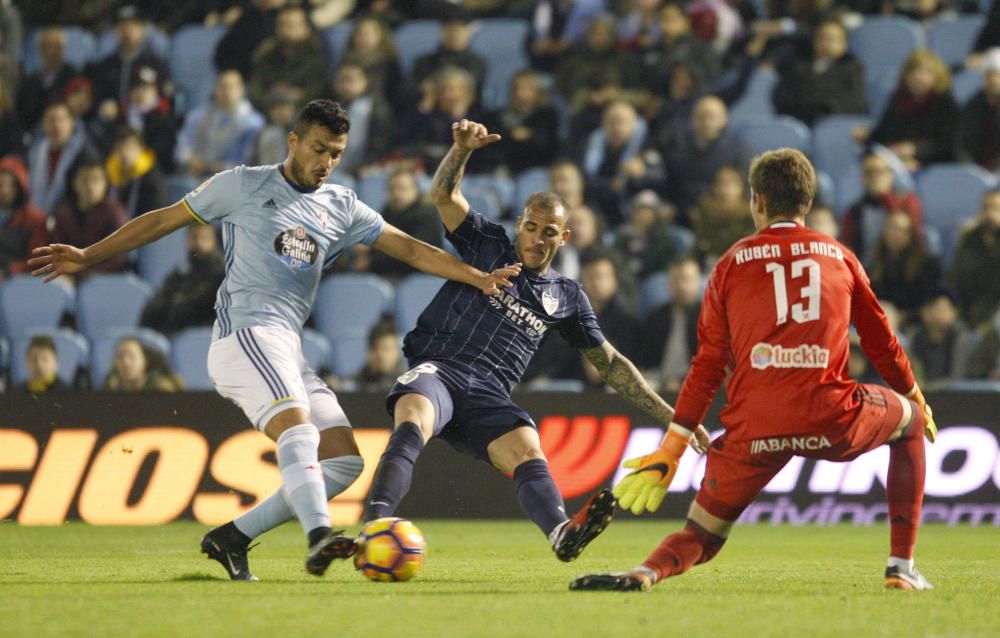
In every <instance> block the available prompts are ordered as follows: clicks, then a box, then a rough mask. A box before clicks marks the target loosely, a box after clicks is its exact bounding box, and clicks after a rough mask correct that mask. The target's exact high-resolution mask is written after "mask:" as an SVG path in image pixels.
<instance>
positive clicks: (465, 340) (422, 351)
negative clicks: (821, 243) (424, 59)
mask: <svg viewBox="0 0 1000 638" xmlns="http://www.w3.org/2000/svg"><path fill="white" fill-rule="evenodd" d="M453 137H454V144H453V145H452V147H451V149H450V150H449V151H448V154H447V155H446V156H445V158H444V160H442V162H441V165H440V166H439V167H438V169H437V172H436V173H435V175H434V182H433V184H432V187H431V195H432V197H433V199H434V201H435V203H436V204H437V207H438V211H439V212H440V214H441V218H442V221H443V222H444V225H445V229H446V230H447V238H448V240H449V241H450V242H451V243H452V245H453V246H454V247H455V248H456V250H458V253H459V255H460V256H461V258H462V260H463V261H465V262H466V263H469V264H471V265H473V266H475V267H478V268H480V269H482V270H484V271H486V272H490V271H492V270H493V269H495V268H497V267H501V266H504V265H507V264H513V263H516V262H520V263H521V264H523V268H522V271H521V274H520V275H519V276H518V277H517V278H516V279H515V280H514V286H513V287H511V288H507V289H504V290H503V291H501V293H500V295H498V296H496V297H485V296H482V295H478V294H476V291H475V290H473V289H468V290H466V289H465V287H463V286H461V285H458V284H453V283H450V282H449V283H446V284H445V285H444V286H442V288H441V290H440V291H438V293H437V295H436V296H435V297H434V299H433V300H432V301H431V303H430V304H429V305H428V306H427V308H426V309H425V310H424V312H423V313H422V314H421V315H420V319H419V320H418V321H417V326H416V328H414V329H413V331H412V332H410V333H409V334H408V335H406V339H405V341H404V345H403V351H404V353H405V354H406V357H407V359H408V361H409V365H410V370H409V372H406V373H405V374H403V375H402V376H401V377H399V380H398V381H397V383H396V385H395V387H394V388H393V389H392V392H391V393H390V394H389V397H388V399H387V402H386V404H387V407H388V410H389V412H390V414H392V415H393V417H394V420H395V431H394V432H393V434H392V436H391V437H390V439H389V444H388V446H387V447H386V450H385V453H384V454H383V455H382V459H381V461H380V462H379V466H378V469H377V471H376V474H375V480H374V483H373V484H372V489H371V492H370V494H369V497H368V501H367V502H366V507H365V520H366V521H367V520H372V519H375V518H380V517H383V516H392V515H393V514H394V513H395V511H396V507H397V506H398V505H399V503H400V501H401V500H402V499H403V496H404V495H405V494H406V492H407V491H408V490H409V487H410V480H411V477H412V473H413V465H414V462H415V461H416V460H417V456H418V455H419V454H420V452H421V450H423V447H424V444H425V443H426V442H427V441H428V440H429V439H430V438H431V437H432V436H437V437H439V438H442V439H444V440H446V441H447V442H448V443H450V444H451V445H452V446H453V447H455V448H456V449H458V450H459V451H461V452H464V453H466V454H470V455H472V456H475V457H476V458H479V459H481V460H483V461H486V462H488V463H491V464H492V465H493V466H494V467H496V468H497V469H499V470H501V471H502V472H508V473H513V476H514V483H515V486H516V489H517V497H518V500H519V501H520V503H521V507H522V508H523V509H524V511H525V512H526V513H527V515H528V516H529V517H530V518H531V520H532V521H534V522H535V524H536V525H538V527H539V528H540V529H541V530H542V531H543V532H544V533H545V534H546V535H547V536H548V538H549V540H550V541H551V543H552V546H553V549H554V550H555V552H556V556H558V557H559V558H560V559H561V560H564V561H569V560H573V559H574V558H576V557H577V556H578V555H579V554H580V552H581V551H582V550H583V548H584V547H585V546H586V545H587V543H589V542H590V541H591V540H593V539H594V538H595V537H596V536H597V535H598V534H599V533H600V532H601V531H603V530H604V528H605V527H606V526H607V524H608V523H609V522H610V521H611V517H612V516H613V513H614V508H615V500H614V497H613V496H612V495H611V493H610V491H609V490H602V491H600V492H598V493H597V494H595V495H593V496H592V497H591V498H590V499H589V500H588V501H587V503H586V505H585V506H584V507H583V508H582V509H581V510H580V512H579V513H578V514H577V515H576V516H574V517H573V518H572V519H569V518H567V516H566V512H565V509H564V506H563V501H562V497H561V496H560V494H559V490H558V488H557V487H556V485H555V482H554V481H553V480H552V475H551V474H550V473H549V467H548V464H547V463H546V460H545V455H544V454H543V453H542V448H541V443H540V441H539V437H538V430H537V429H536V426H535V423H534V422H533V421H532V420H531V417H530V416H529V415H528V413H527V412H525V411H524V410H523V409H522V408H521V407H520V406H518V405H517V404H515V403H514V402H513V401H512V400H511V397H510V393H511V390H512V389H513V388H514V386H515V385H516V384H517V383H518V381H520V379H521V376H522V375H523V374H524V370H525V368H526V367H527V365H528V362H529V361H530V360H531V357H532V355H534V353H535V351H536V350H537V349H538V346H539V344H540V343H541V340H542V338H543V337H544V336H545V334H546V333H547V332H548V331H549V330H556V331H558V332H559V334H560V335H561V336H562V338H564V339H566V341H567V342H568V343H569V344H570V345H572V346H573V347H575V348H578V349H580V350H582V351H583V353H584V354H585V355H586V357H587V359H588V360H589V361H590V362H591V363H593V364H594V367H596V368H597V370H598V372H599V373H600V375H601V377H602V378H603V379H604V380H605V381H606V382H607V384H608V385H609V386H611V387H612V388H614V389H615V390H616V391H617V392H618V393H619V394H621V395H622V396H623V397H625V399H626V400H628V401H629V402H630V403H632V404H633V405H636V406H638V407H640V408H642V409H643V410H645V411H646V412H648V413H649V414H650V415H652V416H653V417H655V418H656V419H657V420H658V421H660V422H661V423H663V424H664V425H665V426H666V425H669V423H670V419H671V417H672V416H673V413H674V411H673V408H672V407H671V406H670V405H668V404H667V403H666V402H665V401H664V400H663V399H662V398H660V396H659V395H657V394H656V393H655V392H654V391H653V390H652V389H651V388H650V387H649V385H648V384H647V383H646V381H645V380H644V379H643V377H642V374H641V373H640V372H639V371H638V370H637V369H636V368H635V366H634V365H632V363H631V362H630V361H629V360H628V359H626V358H625V357H624V356H622V355H621V354H620V353H618V352H617V351H616V350H615V349H614V348H613V347H612V346H611V344H609V343H608V342H607V341H606V340H605V338H604V335H603V334H602V333H601V329H600V327H599V326H598V325H597V319H596V317H595V316H594V311H593V310H592V309H591V307H590V302H589V300H588V299H587V296H586V294H584V292H583V290H582V289H581V287H580V285H579V284H578V283H577V282H575V281H573V280H571V279H568V278H566V277H564V276H562V275H560V274H559V273H558V272H556V271H555V270H553V269H551V268H550V267H549V265H550V264H551V263H552V259H553V257H555V255H556V252H557V251H558V250H559V247H560V246H562V245H564V244H565V243H566V240H567V239H568V238H569V234H570V231H569V230H568V229H567V228H566V222H567V218H566V207H565V204H564V203H563V202H562V200H561V199H560V198H559V196H558V195H556V194H555V193H549V192H543V193H535V194H534V195H532V196H530V197H529V198H528V200H527V201H526V202H525V204H524V210H523V212H522V214H521V216H520V217H519V218H518V220H517V231H516V241H515V243H513V244H512V243H511V241H510V239H508V237H507V235H506V232H505V231H504V229H503V227H501V226H499V225H497V224H493V223H491V222H489V221H487V220H486V219H485V218H484V217H483V216H482V215H480V214H478V213H476V212H474V211H472V210H470V207H469V203H468V202H467V201H466V199H465V197H464V196H463V195H462V192H461V190H460V184H461V180H462V174H463V172H464V170H465V164H466V162H467V161H468V159H469V155H470V154H471V153H472V152H473V151H474V150H476V149H479V148H482V147H483V146H486V145H488V144H491V143H493V142H496V141H498V140H499V139H500V136H499V135H495V134H493V135H491V134H489V133H488V131H487V130H486V127H484V126H483V125H481V124H477V123H475V122H469V121H468V120H462V121H461V122H459V123H456V124H455V125H454V126H453ZM703 430H704V429H703V428H702V431H703ZM705 439H707V434H705V435H704V437H700V441H699V443H698V445H701V444H702V443H704V441H705Z"/></svg>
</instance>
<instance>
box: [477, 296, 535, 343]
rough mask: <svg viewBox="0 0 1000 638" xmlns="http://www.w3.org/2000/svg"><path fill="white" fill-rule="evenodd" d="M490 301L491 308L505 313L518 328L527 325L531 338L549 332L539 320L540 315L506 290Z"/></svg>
mask: <svg viewBox="0 0 1000 638" xmlns="http://www.w3.org/2000/svg"><path fill="white" fill-rule="evenodd" d="M489 301H490V305H491V306H493V307H494V308H496V309H497V310H501V311H503V313H504V316H506V317H507V318H508V319H511V320H513V321H514V323H516V324H517V325H518V326H524V325H525V324H527V333H528V334H529V335H530V336H538V335H543V334H545V331H546V330H548V326H546V325H545V322H544V321H542V320H541V319H539V318H538V315H536V314H535V313H534V312H532V311H531V308H528V307H527V306H525V305H524V304H522V303H521V302H520V301H518V300H517V299H515V298H514V296H513V295H511V294H510V293H508V292H507V291H505V290H501V291H500V294H499V295H496V296H494V297H490V298H489Z"/></svg>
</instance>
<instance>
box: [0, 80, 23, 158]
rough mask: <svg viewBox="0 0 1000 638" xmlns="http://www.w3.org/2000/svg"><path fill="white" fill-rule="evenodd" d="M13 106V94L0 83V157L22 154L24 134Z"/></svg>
mask: <svg viewBox="0 0 1000 638" xmlns="http://www.w3.org/2000/svg"><path fill="white" fill-rule="evenodd" d="M15 106H16V105H15V104H14V96H13V94H11V93H8V92H7V87H6V85H4V84H3V83H2V82H0V157H3V156H5V155H21V154H23V153H24V133H23V131H22V129H21V123H20V122H19V121H18V117H17V114H16V113H15V112H14V108H15Z"/></svg>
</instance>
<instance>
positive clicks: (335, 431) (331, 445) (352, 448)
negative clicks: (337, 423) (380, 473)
mask: <svg viewBox="0 0 1000 638" xmlns="http://www.w3.org/2000/svg"><path fill="white" fill-rule="evenodd" d="M318 455H319V460H321V461H322V460H324V459H334V458H337V457H341V456H357V457H359V458H360V456H361V452H360V450H358V444H357V441H355V440H354V431H353V430H352V429H351V428H348V427H332V428H327V429H325V430H321V431H320V433H319V450H318Z"/></svg>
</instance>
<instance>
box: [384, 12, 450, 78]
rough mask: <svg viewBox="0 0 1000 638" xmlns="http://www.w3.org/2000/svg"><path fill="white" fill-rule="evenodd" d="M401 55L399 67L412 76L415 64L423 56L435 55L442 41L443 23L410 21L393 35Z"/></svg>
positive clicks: (397, 50)
mask: <svg viewBox="0 0 1000 638" xmlns="http://www.w3.org/2000/svg"><path fill="white" fill-rule="evenodd" d="M392 39H393V40H394V41H395V42H396V52H397V53H399V66H400V67H402V69H403V73H404V74H406V75H409V74H410V70H411V69H412V68H413V63H414V62H416V61H417V58H419V57H420V56H422V55H427V54H428V53H433V52H434V50H435V49H437V47H438V43H439V42H440V41H441V23H440V22H438V21H437V20H409V21H407V22H404V23H403V24H401V25H400V26H399V27H397V28H396V31H395V32H394V33H393V34H392Z"/></svg>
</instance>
